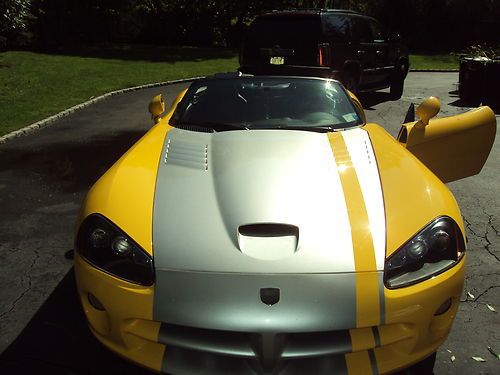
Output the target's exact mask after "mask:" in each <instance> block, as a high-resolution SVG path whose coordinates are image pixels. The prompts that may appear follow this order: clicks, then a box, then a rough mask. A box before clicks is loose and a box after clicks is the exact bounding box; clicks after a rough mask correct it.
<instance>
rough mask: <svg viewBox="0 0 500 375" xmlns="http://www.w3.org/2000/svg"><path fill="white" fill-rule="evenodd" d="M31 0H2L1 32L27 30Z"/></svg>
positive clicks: (0, 0)
mask: <svg viewBox="0 0 500 375" xmlns="http://www.w3.org/2000/svg"><path fill="white" fill-rule="evenodd" d="M30 7H31V0H0V34H3V35H6V34H9V33H12V32H19V31H23V30H26V28H27V26H28V21H29V19H30V17H31V13H30Z"/></svg>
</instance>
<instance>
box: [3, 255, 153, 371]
mask: <svg viewBox="0 0 500 375" xmlns="http://www.w3.org/2000/svg"><path fill="white" fill-rule="evenodd" d="M61 256H62V254H61ZM0 373H2V374H52V375H70V374H71V375H76V374H78V375H80V374H120V375H149V374H152V373H151V372H149V371H146V370H144V369H142V368H140V367H137V366H135V365H133V364H131V363H128V362H127V361H125V360H123V359H121V358H120V357H118V356H117V355H115V354H114V353H112V352H110V351H109V350H108V349H106V348H105V347H104V346H103V345H102V344H101V343H99V342H98V341H97V339H96V338H94V336H93V335H92V334H91V332H90V330H89V328H88V327H87V323H86V319H85V316H84V314H83V311H82V307H81V305H80V301H79V300H78V296H77V291H76V286H75V278H74V272H73V269H71V270H70V271H69V272H68V273H67V274H66V276H65V277H64V278H63V280H62V281H61V282H60V283H59V285H58V286H57V287H56V289H55V290H54V291H53V292H52V294H51V295H50V296H49V298H48V299H47V300H46V301H45V303H44V304H43V305H42V307H41V308H40V309H39V310H38V312H37V313H36V314H35V316H34V317H33V318H32V319H31V321H30V322H29V324H28V325H27V326H26V328H24V330H23V331H22V332H21V334H20V335H19V336H18V337H17V339H16V340H15V341H14V342H13V343H12V344H11V345H10V346H9V347H8V348H7V350H5V351H4V352H3V353H2V355H1V356H0Z"/></svg>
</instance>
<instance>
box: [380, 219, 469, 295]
mask: <svg viewBox="0 0 500 375" xmlns="http://www.w3.org/2000/svg"><path fill="white" fill-rule="evenodd" d="M464 252H465V243H464V238H463V236H462V232H461V230H460V228H459V227H458V225H457V223H455V221H454V220H453V219H451V218H450V217H447V216H443V217H439V218H437V219H435V220H434V221H433V222H431V223H430V224H429V225H427V226H426V227H425V228H424V229H422V230H421V231H420V232H419V233H417V234H416V235H415V237H413V238H412V239H411V240H409V241H408V242H406V243H405V244H404V245H403V246H401V248H399V250H397V251H396V252H395V253H394V254H393V255H391V256H390V257H389V258H387V260H386V261H385V274H384V280H385V285H386V286H387V287H388V288H390V289H394V288H401V287H404V286H408V285H412V284H415V283H418V282H420V281H423V280H426V279H429V278H431V277H432V276H435V275H437V274H439V273H441V272H444V271H446V270H447V269H449V268H451V267H453V265H455V264H456V263H457V262H458V261H459V260H460V259H461V258H462V256H463V254H464Z"/></svg>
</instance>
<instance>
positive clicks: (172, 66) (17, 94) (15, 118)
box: [0, 45, 458, 135]
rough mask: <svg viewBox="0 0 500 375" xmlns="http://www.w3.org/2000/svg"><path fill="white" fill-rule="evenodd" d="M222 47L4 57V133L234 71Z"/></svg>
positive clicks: (437, 62)
mask: <svg viewBox="0 0 500 375" xmlns="http://www.w3.org/2000/svg"><path fill="white" fill-rule="evenodd" d="M410 58H411V68H412V69H450V68H457V67H458V62H457V60H456V58H455V57H453V56H451V55H431V56H424V55H411V57H410ZM237 67H238V59H237V52H235V51H232V50H227V49H219V48H188V47H185V48H181V47H178V48H173V47H147V46H128V45H123V46H112V47H110V46H98V47H87V48H81V47H80V48H78V49H77V50H64V51H59V52H58V53H51V54H47V53H34V52H21V51H8V52H3V53H0V135H2V134H6V133H8V132H10V131H12V130H16V129H19V128H21V127H23V126H26V125H29V124H31V123H33V122H35V121H38V120H41V119H43V118H46V117H48V116H50V115H53V114H55V113H57V112H60V111H62V110H64V109H66V108H69V107H71V106H73V105H76V104H79V103H81V102H84V101H86V100H88V99H90V98H91V97H95V96H98V95H101V94H104V93H106V92H109V91H113V90H118V89H121V88H126V87H132V86H138V85H143V84H146V83H152V82H160V81H167V80H172V79H177V78H186V77H194V76H201V75H207V74H212V73H215V72H225V71H234V70H235V69H236V68H237Z"/></svg>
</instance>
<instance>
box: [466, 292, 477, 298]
mask: <svg viewBox="0 0 500 375" xmlns="http://www.w3.org/2000/svg"><path fill="white" fill-rule="evenodd" d="M467 295H468V296H469V297H470V298H472V299H474V298H476V297H474V294H472V293H471V292H467Z"/></svg>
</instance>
